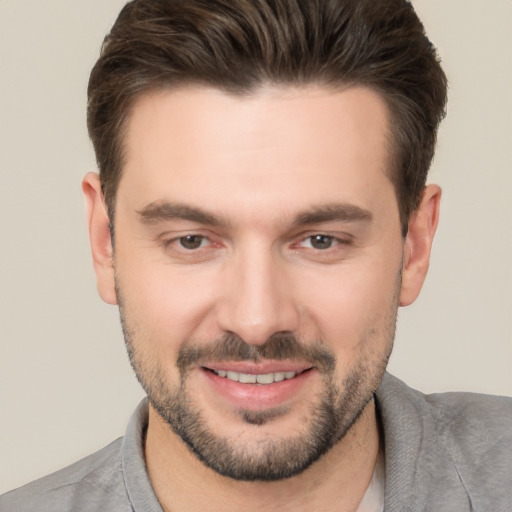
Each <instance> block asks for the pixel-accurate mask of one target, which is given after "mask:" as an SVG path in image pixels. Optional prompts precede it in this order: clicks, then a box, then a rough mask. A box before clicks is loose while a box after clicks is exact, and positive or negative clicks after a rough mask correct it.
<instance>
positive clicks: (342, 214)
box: [293, 203, 372, 226]
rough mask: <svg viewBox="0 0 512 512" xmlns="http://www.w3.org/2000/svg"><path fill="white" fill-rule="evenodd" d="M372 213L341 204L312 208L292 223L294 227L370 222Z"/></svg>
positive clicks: (357, 207) (354, 206)
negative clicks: (337, 222)
mask: <svg viewBox="0 0 512 512" xmlns="http://www.w3.org/2000/svg"><path fill="white" fill-rule="evenodd" d="M371 220H372V213H371V212H370V211H369V210H366V209H364V208H361V207H360V206H356V205H354V204H348V203H341V204H331V205H325V206H318V207H314V208H312V209H311V210H308V211H305V212H303V213H300V214H299V215H297V217H295V220H294V221H293V224H294V226H303V225H307V224H320V223H322V222H333V221H343V222H356V221H364V222H370V221H371Z"/></svg>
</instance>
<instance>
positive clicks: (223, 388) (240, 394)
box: [202, 369, 316, 411]
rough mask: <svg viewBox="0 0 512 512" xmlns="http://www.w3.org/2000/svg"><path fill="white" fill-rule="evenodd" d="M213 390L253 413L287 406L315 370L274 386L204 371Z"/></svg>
mask: <svg viewBox="0 0 512 512" xmlns="http://www.w3.org/2000/svg"><path fill="white" fill-rule="evenodd" d="M202 373H203V375H204V376H205V378H206V379H207V380H208V383H209V384H210V386H211V387H212V388H213V390H214V391H215V392H216V393H218V394H219V395H221V396H222V397H224V398H225V399H227V400H228V401H229V402H231V403H232V404H233V405H234V406H235V407H237V408H240V409H246V410H251V411H258V410H264V409H270V408H274V407H279V406H282V405H285V404H286V402H287V401H289V400H291V399H293V398H294V397H296V396H297V394H298V393H299V392H300V390H301V388H302V386H303V385H304V384H305V383H306V382H307V381H308V380H309V379H311V378H312V377H313V375H314V373H316V372H315V370H307V371H305V372H302V373H300V374H299V375H296V376H295V377H293V378H292V379H287V380H282V381H280V382H274V383H272V384H242V383H240V382H235V381H233V380H231V379H228V378H226V377H219V376H218V375H217V374H216V373H214V372H212V371H209V370H205V369H202Z"/></svg>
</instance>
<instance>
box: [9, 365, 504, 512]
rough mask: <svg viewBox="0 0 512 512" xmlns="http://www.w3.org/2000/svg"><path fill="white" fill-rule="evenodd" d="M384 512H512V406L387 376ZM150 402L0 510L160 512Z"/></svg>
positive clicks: (381, 401) (379, 398)
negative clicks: (146, 449) (147, 446)
mask: <svg viewBox="0 0 512 512" xmlns="http://www.w3.org/2000/svg"><path fill="white" fill-rule="evenodd" d="M376 403H377V410H378V412H379V415H380V420H381V425H382V430H383V435H384V443H385V460H386V487H385V511H386V512H420V511H425V512H426V511H431V512H466V511H468V512H469V511H475V512H484V511H486V512H512V398H505V397H494V396H485V395H477V394H471V393H443V394H435V395H424V394H422V393H420V392H418V391H415V390H413V389H411V388H409V387H407V386H406V385H405V384H404V383H403V382H401V381H400V380H398V379H396V378H395V377H392V376H391V375H389V374H386V375H385V376H384V379H383V380H382V383H381V385H380V387H379V389H378V391H377V393H376ZM146 425H147V402H146V400H144V401H143V402H141V404H140V405H139V407H138V408H137V410H136V411H135V413H134V414H133V416H132V418H131V420H130V423H129V424H128V428H127V431H126V435H125V436H124V438H120V439H117V440H116V441H114V442H113V443H111V444H110V445H108V446H106V447H105V448H103V449H102V450H100V451H99V452H97V453H94V454H92V455H90V456H89V457H86V458H85V459H82V460H81V461H79V462H76V463H75V464H73V465H71V466H69V467H68V468H65V469H62V470H60V471H58V472H56V473H54V474H52V475H49V476H47V477H44V478H41V479H40V480H36V481H35V482H32V483H30V484H28V485H26V486H24V487H21V488H19V489H16V490H14V491H11V492H9V493H7V494H4V495H3V496H1V497H0V511H1V512H68V511H69V512H107V511H108V512H131V511H134V512H162V509H161V507H160V505H159V503H158V500H157V499H156V496H155V494H154V492H153V490H152V488H151V484H150V482H149V479H148V476H147V473H146V470H145V465H144V455H143V438H144V431H145V428H146Z"/></svg>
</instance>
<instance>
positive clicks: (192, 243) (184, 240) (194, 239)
mask: <svg viewBox="0 0 512 512" xmlns="http://www.w3.org/2000/svg"><path fill="white" fill-rule="evenodd" d="M202 241H203V237H202V236H200V235H187V236H182V237H181V238H180V244H181V245H182V247H184V248H185V249H197V248H198V247H200V246H201V242H202Z"/></svg>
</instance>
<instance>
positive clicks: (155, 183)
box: [118, 86, 391, 208]
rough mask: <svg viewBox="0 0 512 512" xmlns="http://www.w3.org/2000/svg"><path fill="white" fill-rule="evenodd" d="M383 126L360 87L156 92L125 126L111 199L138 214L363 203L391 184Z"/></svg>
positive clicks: (377, 100) (375, 102)
mask: <svg viewBox="0 0 512 512" xmlns="http://www.w3.org/2000/svg"><path fill="white" fill-rule="evenodd" d="M388 128H389V121H388V111H387V108H386V104H385V102H384V100H383V99H382V98H381V96H380V95H379V94H377V93H376V92H374V91H372V90H370V89H368V88H363V87H354V88H348V89H345V90H332V89H327V88H324V87H314V86H308V87H302V88H291V87H265V88H261V89H259V90H257V91H256V92H253V93H251V94H248V95H242V96H234V95H229V94H226V93H224V92H221V91H219V90H216V89H209V88H202V87H196V88H184V89H179V90H173V91H160V92H154V93H151V94H146V95H144V96H142V97H140V98H139V99H138V100H137V101H136V102H135V104H134V107H133V110H132V112H131V115H130V118H129V120H128V124H127V134H126V139H125V151H126V153H125V156H126V158H125V162H126V164H125V168H124V169H123V176H122V178H121V182H120V186H119V193H120V194H119V195H120V196H122V195H123V194H127V195H128V196H129V197H130V198H131V199H132V200H133V201H135V202H138V204H133V206H134V207H136V208H137V207H138V208H140V207H143V206H144V205H145V204H147V203H149V202H152V201H153V202H154V201H158V200H169V199H172V200H176V199H177V198H179V199H180V200H184V199H186V200H187V201H192V202H196V203H200V204H201V206H204V205H205V204H206V205H208V203H209V202H211V203H212V206H218V205H219V204H220V203H221V202H222V201H223V202H224V203H226V205H227V204H235V203H238V205H239V206H245V204H246V203H247V202H248V201H249V199H250V201H251V202H252V203H253V204H254V206H255V207H257V206H258V205H259V207H260V208H265V207H266V206H269V205H270V204H271V202H272V201H274V202H276V204H278V203H283V201H284V202H286V204H287V205H288V206H289V207H290V208H293V206H294V203H295V202H297V203H300V202H303V201H304V199H305V198H306V197H305V196H308V197H307V200H308V201H309V202H311V203H312V204H313V203H333V202H337V201H345V202H346V201H350V202H354V200H355V201H356V202H357V201H358V200H359V201H360V202H361V201H362V202H364V201H365V200H366V201H367V202H371V201H372V197H371V195H372V194H371V192H372V191H373V193H374V195H375V196H378V195H379V190H381V191H382V184H386V186H388V187H389V186H391V183H390V182H389V180H388V178H387V176H386V171H387V167H388V161H389V158H388V149H387V148H388ZM167 196H172V197H167ZM358 196H359V199H357V197H358ZM118 199H119V200H121V199H122V198H121V197H119V196H118ZM213 203H216V204H215V205H214V204H213ZM360 206H362V207H367V206H368V205H363V204H361V205H360Z"/></svg>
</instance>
